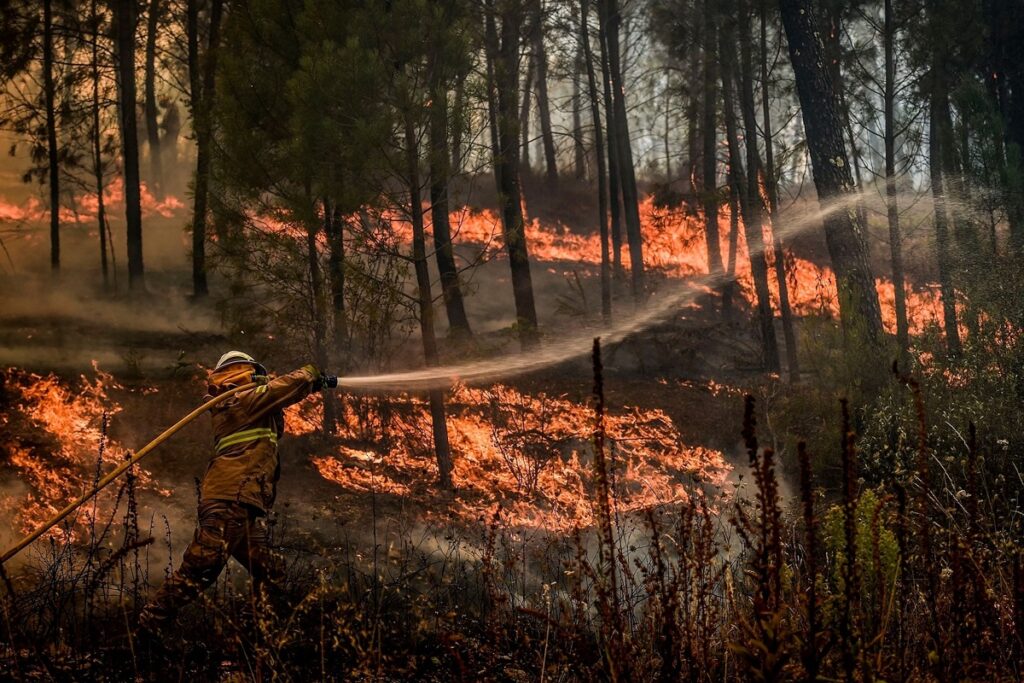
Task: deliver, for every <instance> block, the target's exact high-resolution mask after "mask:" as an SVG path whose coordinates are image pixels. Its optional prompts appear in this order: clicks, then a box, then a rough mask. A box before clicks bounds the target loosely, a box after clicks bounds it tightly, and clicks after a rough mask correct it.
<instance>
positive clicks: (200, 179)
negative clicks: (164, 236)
mask: <svg viewBox="0 0 1024 683" xmlns="http://www.w3.org/2000/svg"><path fill="white" fill-rule="evenodd" d="M197 1H198V0H188V2H189V7H188V12H189V76H190V79H191V87H192V121H193V126H194V127H195V132H196V178H195V188H194V191H193V199H192V202H193V203H192V294H193V296H195V297H196V298H202V297H205V296H207V294H209V291H210V290H209V285H208V283H207V278H206V220H207V213H208V208H209V188H210V140H211V137H212V116H213V98H214V91H215V86H216V74H217V48H218V45H219V44H220V22H221V15H222V12H223V7H224V3H223V0H212V2H211V4H210V28H209V31H210V35H209V43H208V45H207V48H206V55H205V58H204V60H203V63H202V64H200V63H199V61H200V60H199V54H198V52H199V36H198V34H199V25H198V23H199V22H198V9H197V7H196V3H197Z"/></svg>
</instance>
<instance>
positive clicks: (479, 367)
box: [338, 191, 864, 391]
mask: <svg viewBox="0 0 1024 683" xmlns="http://www.w3.org/2000/svg"><path fill="white" fill-rule="evenodd" d="M863 194H864V191H862V192H858V193H853V194H850V195H848V196H845V197H842V198H839V199H836V200H834V201H832V202H829V203H828V204H826V205H824V206H822V207H821V208H820V209H819V210H818V211H814V212H811V213H810V214H808V215H805V216H803V217H801V218H798V219H796V220H795V221H792V222H791V223H790V225H789V226H788V227H786V228H783V229H781V230H779V228H778V227H777V226H776V229H777V230H779V234H780V235H781V236H782V237H792V236H794V235H799V234H801V233H803V232H806V231H807V230H808V229H810V228H816V227H818V226H819V225H820V224H821V221H822V219H823V218H824V217H826V216H827V215H829V214H830V213H832V212H834V211H839V210H844V209H847V208H849V207H851V206H853V205H855V204H856V203H857V202H860V201H861V200H862V198H863ZM748 248H749V245H748ZM764 251H765V248H764V247H762V248H761V249H760V250H757V251H754V252H753V254H752V255H754V254H762V253H764ZM730 279H731V277H730V276H729V275H728V274H727V273H722V274H719V275H712V274H709V275H703V276H700V277H697V278H694V279H692V280H690V281H689V282H687V283H686V284H685V285H684V286H683V287H682V288H680V289H677V290H676V291H671V292H663V293H662V294H661V295H660V296H655V297H653V298H651V299H648V302H647V305H646V306H645V307H644V308H643V309H642V310H641V311H639V312H637V313H636V314H634V315H632V316H630V317H628V318H626V319H624V320H622V321H620V322H617V323H615V324H613V325H605V326H600V327H594V328H589V329H587V330H585V331H583V332H580V333H579V334H576V335H573V336H570V337H563V338H561V339H557V340H554V341H549V342H547V343H545V345H544V348H543V349H541V350H538V351H530V352H529V353H526V354H520V355H515V356H504V357H499V358H489V359H482V360H477V361H469V362H466V363H459V364H455V365H445V366H440V367H432V368H424V369H421V370H410V371H407V372H393V373H388V374H383V375H364V376H353V377H339V378H338V386H340V387H345V388H348V389H362V390H368V391H409V390H427V389H444V388H448V387H450V386H452V384H454V383H456V382H483V381H492V380H497V379H500V378H504V377H512V376H515V375H522V374H525V373H528V372H534V371H536V370H541V369H543V368H546V367H550V366H552V365H558V364H559V363H564V362H566V361H569V360H572V359H574V358H579V357H582V356H586V355H588V354H589V353H590V352H591V345H592V344H593V339H594V337H601V341H602V343H604V344H615V343H618V342H620V341H622V340H623V339H625V338H626V337H628V336H629V335H631V334H635V333H637V332H641V331H643V330H646V329H648V328H650V327H652V326H654V325H656V324H657V323H659V322H661V321H662V320H664V319H666V318H668V317H669V316H671V315H672V314H674V313H675V312H677V311H678V310H679V309H680V308H682V307H684V306H688V305H690V304H692V303H693V302H694V301H695V300H696V299H697V297H699V296H700V295H701V294H702V293H704V292H706V291H708V290H712V289H716V288H718V287H721V286H722V285H724V284H726V283H727V282H728V281H729V280H730Z"/></svg>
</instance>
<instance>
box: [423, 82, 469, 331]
mask: <svg viewBox="0 0 1024 683" xmlns="http://www.w3.org/2000/svg"><path fill="white" fill-rule="evenodd" d="M436 70H437V67H436V66H435V69H434V71H436ZM448 159H449V153H448V92H447V89H446V88H445V86H444V84H443V83H442V82H441V79H440V78H438V79H437V82H435V83H434V84H433V87H432V92H431V97H430V219H431V223H432V226H433V233H434V255H435V258H436V259H437V270H438V272H439V273H440V275H441V293H442V295H443V297H444V306H445V311H446V313H447V314H448V327H449V334H451V335H452V336H454V337H468V336H470V335H471V332H470V329H469V318H468V316H467V315H466V307H465V305H464V304H463V301H462V289H461V287H460V285H459V270H458V268H457V267H456V265H455V254H454V252H453V251H452V235H451V225H450V224H449V220H448V179H449V167H448Z"/></svg>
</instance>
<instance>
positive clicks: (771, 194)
mask: <svg viewBox="0 0 1024 683" xmlns="http://www.w3.org/2000/svg"><path fill="white" fill-rule="evenodd" d="M767 3H768V0H761V8H760V9H761V44H760V48H761V55H760V57H761V114H762V117H763V127H764V160H765V166H764V169H763V170H764V174H763V178H764V184H765V194H767V195H768V225H769V227H770V228H771V232H772V252H773V253H774V255H775V259H774V261H775V281H776V282H778V285H779V313H780V315H781V316H782V335H783V337H784V339H785V340H786V364H787V365H788V366H789V380H790V381H791V382H798V381H800V363H799V356H798V354H797V345H796V329H795V324H794V321H793V309H792V307H791V306H790V303H789V282H788V281H787V280H786V251H785V245H784V244H783V240H782V236H781V235H779V232H778V231H777V230H776V229H775V226H774V224H773V220H774V218H775V216H777V215H778V211H779V187H778V183H777V182H776V178H775V149H774V142H773V134H772V115H771V99H770V98H769V93H768V17H767ZM741 16H745V14H741ZM741 39H742V40H743V43H742V44H741V49H742V45H746V46H747V51H748V53H749V51H750V46H749V42H748V41H749V39H750V29H749V27H747V26H744V28H743V34H742V36H741ZM748 61H751V60H750V58H749V57H747V58H744V64H746V63H747V62H748ZM743 68H744V70H745V71H746V72H747V73H746V75H745V76H744V78H745V79H747V77H748V76H749V77H750V78H752V76H750V74H751V73H752V72H753V69H752V68H749V69H748V68H747V67H746V66H744V67H743ZM748 81H749V79H748ZM748 89H749V95H747V94H744V96H743V99H744V101H745V102H746V103H748V104H746V105H744V108H745V109H747V108H749V118H748V119H746V121H747V131H748V132H747V135H748V136H750V137H751V138H752V140H751V142H748V145H749V144H751V143H752V144H753V145H754V147H757V135H756V130H757V124H756V123H755V121H754V119H755V114H754V87H753V84H752V83H750V85H749V88H746V87H745V88H744V92H745V93H746V92H747V90H748ZM748 149H749V147H748ZM752 182H757V179H756V178H755V179H754V180H753V181H752ZM758 189H760V188H758ZM758 196H760V191H758Z"/></svg>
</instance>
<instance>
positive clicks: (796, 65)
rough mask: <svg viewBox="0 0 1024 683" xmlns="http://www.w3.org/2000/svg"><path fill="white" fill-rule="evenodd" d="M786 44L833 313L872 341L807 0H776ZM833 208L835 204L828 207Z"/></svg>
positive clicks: (869, 298)
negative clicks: (834, 293) (831, 282)
mask: <svg viewBox="0 0 1024 683" xmlns="http://www.w3.org/2000/svg"><path fill="white" fill-rule="evenodd" d="M779 5H780V9H781V12H782V23H783V26H784V27H785V30H786V37H787V39H788V42H789V56H790V59H791V60H792V63H793V73H794V77H795V80H796V89H797V94H798V96H799V99H800V111H801V114H802V117H803V122H804V129H805V130H806V133H807V146H808V150H809V151H810V156H811V168H812V170H813V173H814V185H815V188H816V189H817V194H818V201H819V203H821V205H822V206H823V207H826V208H829V207H831V210H830V211H829V212H828V213H827V215H826V216H825V218H824V224H825V241H826V243H827V245H828V250H829V255H830V256H831V259H832V267H833V270H834V271H835V274H836V285H837V290H838V294H839V310H840V316H841V318H842V321H843V327H844V330H846V332H847V333H848V334H850V333H853V332H858V331H860V330H863V333H864V335H865V336H866V338H867V339H868V340H869V341H871V342H873V343H878V342H880V341H881V337H882V316H881V311H880V309H879V305H878V293H877V292H876V291H875V281H874V278H873V277H872V275H871V266H870V264H869V263H868V254H867V248H866V245H865V243H864V226H863V225H861V224H860V219H859V217H858V213H857V207H856V201H857V195H856V192H855V190H854V186H853V178H852V177H851V176H850V163H849V159H848V158H847V155H846V146H845V145H844V143H843V125H842V124H843V122H842V106H841V103H840V101H839V97H838V94H837V92H836V86H835V84H834V83H833V81H832V77H831V75H830V74H829V71H828V68H827V65H826V64H825V57H824V50H823V48H822V44H821V42H820V41H819V39H818V35H819V34H818V28H817V25H816V23H815V18H814V3H813V2H812V1H811V0H780V3H779ZM832 205H835V206H832Z"/></svg>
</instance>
